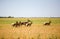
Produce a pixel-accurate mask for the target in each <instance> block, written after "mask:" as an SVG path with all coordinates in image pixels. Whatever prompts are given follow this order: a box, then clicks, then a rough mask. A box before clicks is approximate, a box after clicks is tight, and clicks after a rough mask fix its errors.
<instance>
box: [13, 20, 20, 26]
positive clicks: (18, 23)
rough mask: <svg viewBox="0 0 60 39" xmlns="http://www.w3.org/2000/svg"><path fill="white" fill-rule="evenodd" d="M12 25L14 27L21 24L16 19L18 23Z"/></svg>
mask: <svg viewBox="0 0 60 39" xmlns="http://www.w3.org/2000/svg"><path fill="white" fill-rule="evenodd" d="M12 26H13V27H14V26H15V27H17V26H20V22H19V23H18V21H16V23H13V24H12Z"/></svg>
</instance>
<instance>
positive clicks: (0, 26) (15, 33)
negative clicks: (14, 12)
mask: <svg viewBox="0 0 60 39" xmlns="http://www.w3.org/2000/svg"><path fill="white" fill-rule="evenodd" d="M27 19H30V20H31V21H32V22H33V23H32V25H31V26H28V27H27V26H25V25H22V26H20V27H13V26H12V25H11V23H13V22H16V21H26V20H27ZM49 20H51V21H52V23H51V25H43V24H44V22H46V21H49ZM0 39H60V18H0Z"/></svg>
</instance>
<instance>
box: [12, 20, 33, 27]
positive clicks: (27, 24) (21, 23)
mask: <svg viewBox="0 0 60 39" xmlns="http://www.w3.org/2000/svg"><path fill="white" fill-rule="evenodd" d="M22 25H25V26H31V25H32V21H31V20H27V21H26V22H21V21H16V22H15V23H12V26H13V27H14V26H15V27H17V26H22Z"/></svg>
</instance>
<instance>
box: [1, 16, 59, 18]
mask: <svg viewBox="0 0 60 39" xmlns="http://www.w3.org/2000/svg"><path fill="white" fill-rule="evenodd" d="M0 17H9V16H0ZM10 17H14V18H15V17H18V18H19V17H21V18H22V16H10ZM34 17H37V16H34ZM39 17H51V18H53V17H59V16H38V17H37V18H39ZM23 18H24V16H23ZM27 18H29V17H27ZM31 18H33V16H31ZM59 18H60V17H59Z"/></svg>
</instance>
